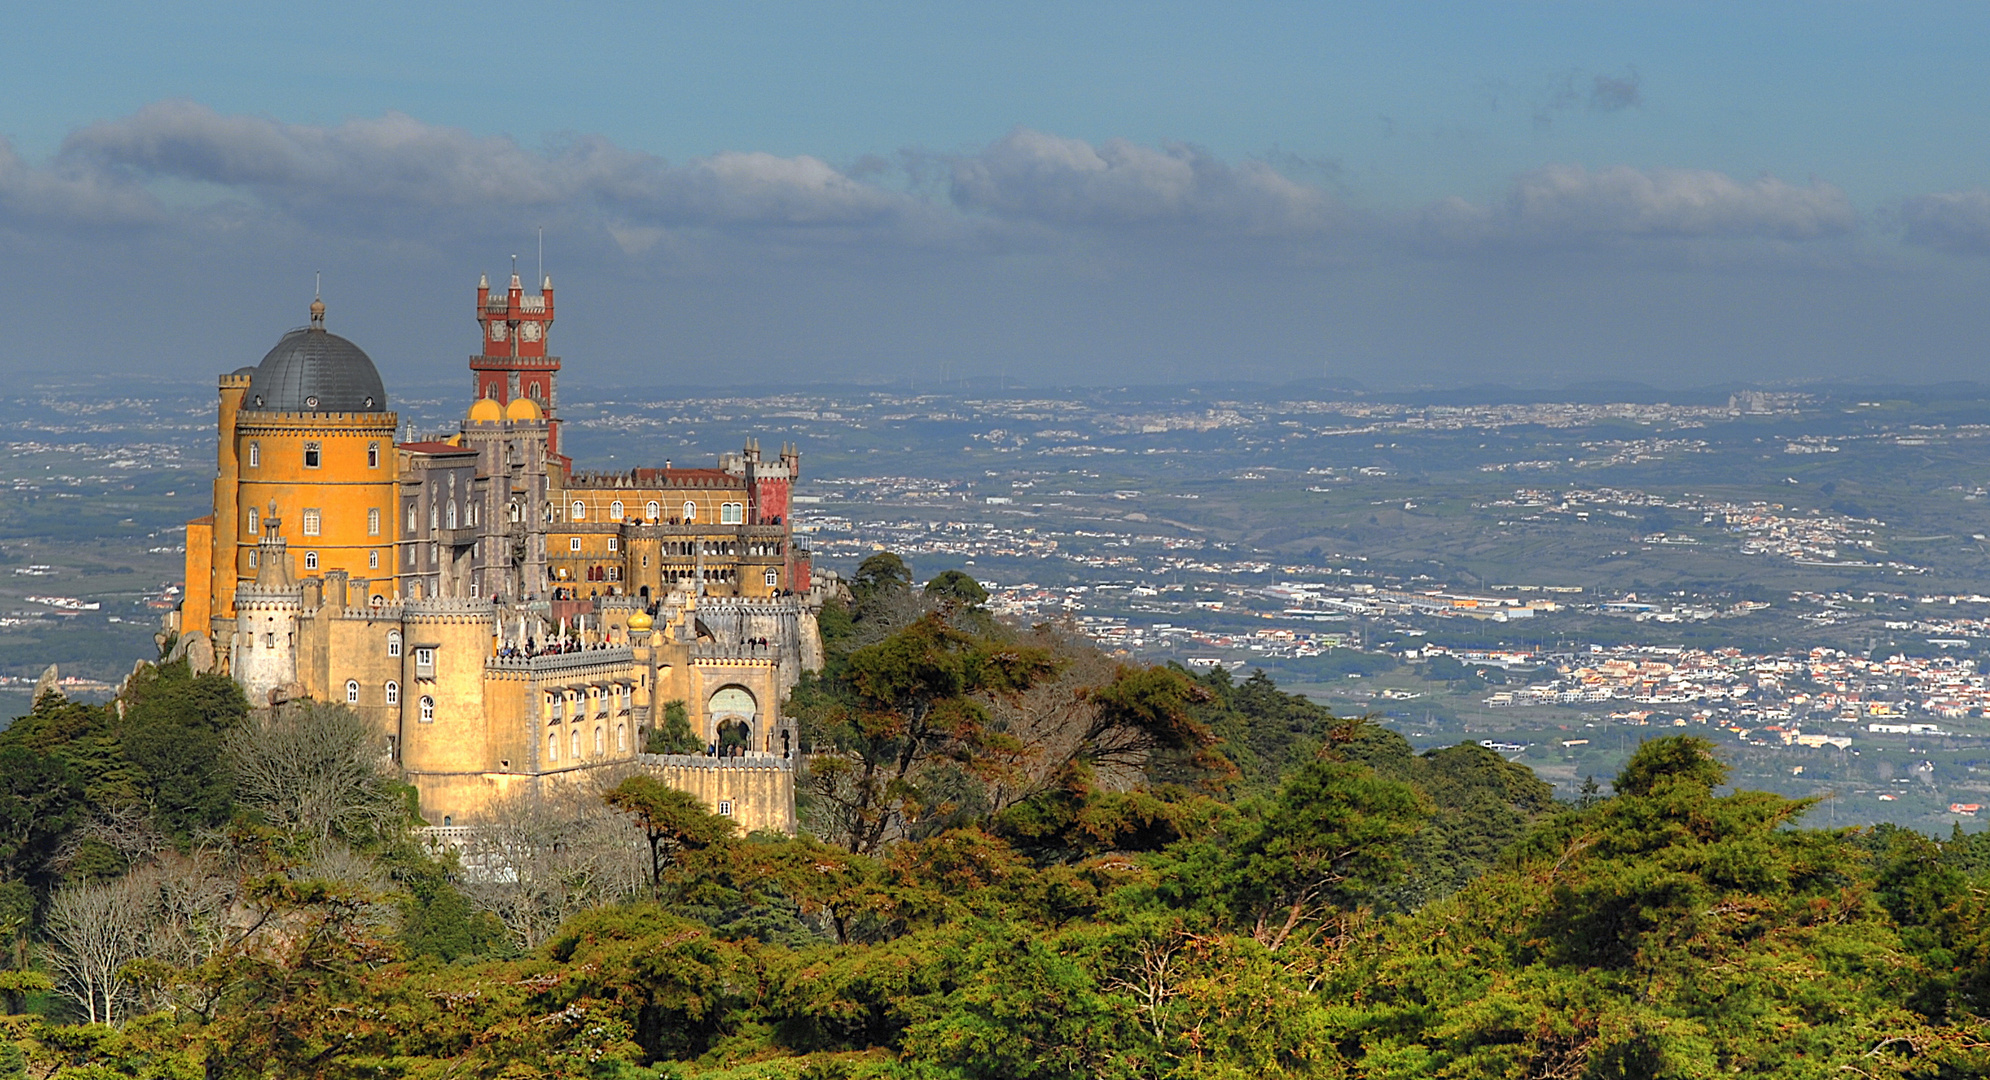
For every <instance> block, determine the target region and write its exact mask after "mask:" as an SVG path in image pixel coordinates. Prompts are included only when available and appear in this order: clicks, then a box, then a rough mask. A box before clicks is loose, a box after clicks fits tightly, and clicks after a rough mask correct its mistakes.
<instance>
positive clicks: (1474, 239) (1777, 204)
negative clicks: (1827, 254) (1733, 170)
mask: <svg viewBox="0 0 1990 1080" xmlns="http://www.w3.org/2000/svg"><path fill="white" fill-rule="evenodd" d="M1420 224H1421V231H1422V234H1423V236H1424V238H1425V239H1426V240H1433V241H1437V242H1440V243H1486V242H1493V243H1497V242H1517V243H1524V244H1530V245H1548V246H1554V245H1559V244H1582V243H1587V242H1593V241H1597V240H1610V239H1618V240H1624V239H1634V238H1659V239H1662V238H1728V239H1742V238H1753V239H1771V240H1783V241H1802V240H1816V239H1821V238H1825V237H1832V236H1843V235H1847V234H1850V233H1852V232H1855V231H1856V230H1857V229H1858V227H1859V216H1858V212H1857V211H1856V210H1854V209H1853V208H1852V204H1851V200H1850V199H1848V198H1846V196H1845V193H1844V192H1843V191H1841V190H1839V189H1838V188H1836V187H1834V186H1832V185H1830V184H1825V183H1819V182H1816V181H1812V182H1811V183H1810V184H1808V185H1804V186H1798V185H1795V184H1789V183H1785V182H1784V181H1781V180H1778V179H1776V178H1774V177H1771V176H1764V177H1761V178H1759V179H1756V180H1751V181H1739V180H1736V179H1734V178H1733V177H1730V176H1728V175H1727V174H1725V173H1720V172H1713V171H1710V170H1704V169H1654V170H1650V171H1640V170H1638V169H1633V168H1630V167H1628V166H1623V165H1619V166H1616V167H1613V168H1609V169H1602V170H1599V171H1596V172H1590V171H1589V170H1587V169H1584V168H1583V167H1582V166H1580V165H1548V166H1545V167H1543V168H1539V169H1535V170H1533V171H1531V172H1528V173H1526V174H1524V175H1522V176H1521V177H1519V178H1518V179H1517V180H1516V181H1515V182H1514V185H1513V187H1512V189H1511V190H1510V191H1509V192H1508V193H1507V195H1506V197H1505V198H1504V199H1502V200H1500V201H1498V202H1495V203H1493V204H1491V205H1487V206H1481V205H1478V204H1474V203H1471V202H1467V201H1466V200H1463V199H1457V198H1452V199H1445V200H1442V201H1440V202H1438V203H1436V204H1434V205H1432V206H1430V207H1427V208H1426V209H1425V210H1424V212H1423V215H1422V220H1421V223H1420Z"/></svg>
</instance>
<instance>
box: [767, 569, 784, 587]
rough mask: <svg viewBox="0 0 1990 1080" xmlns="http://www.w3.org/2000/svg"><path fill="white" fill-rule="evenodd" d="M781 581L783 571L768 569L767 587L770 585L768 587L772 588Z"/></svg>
mask: <svg viewBox="0 0 1990 1080" xmlns="http://www.w3.org/2000/svg"><path fill="white" fill-rule="evenodd" d="M780 583H781V572H780V571H779V570H769V571H767V587H768V588H770V589H771V588H773V587H775V586H776V585H779V584H780Z"/></svg>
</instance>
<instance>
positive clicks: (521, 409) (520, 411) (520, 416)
mask: <svg viewBox="0 0 1990 1080" xmlns="http://www.w3.org/2000/svg"><path fill="white" fill-rule="evenodd" d="M545 415H546V414H545V413H542V412H540V411H539V403H538V402H536V401H533V400H532V399H531V398H528V397H522V398H513V399H511V404H509V405H507V406H505V409H504V418H505V419H506V420H538V419H541V418H542V417H544V416H545Z"/></svg>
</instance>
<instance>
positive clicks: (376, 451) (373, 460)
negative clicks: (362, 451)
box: [366, 442, 380, 469]
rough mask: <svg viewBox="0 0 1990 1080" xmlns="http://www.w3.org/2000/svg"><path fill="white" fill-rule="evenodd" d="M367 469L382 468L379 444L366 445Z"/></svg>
mask: <svg viewBox="0 0 1990 1080" xmlns="http://www.w3.org/2000/svg"><path fill="white" fill-rule="evenodd" d="M366 467H367V468H369V469H377V468H379V467H380V444H379V443H377V442H374V443H367V444H366Z"/></svg>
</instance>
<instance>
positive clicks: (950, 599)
mask: <svg viewBox="0 0 1990 1080" xmlns="http://www.w3.org/2000/svg"><path fill="white" fill-rule="evenodd" d="M925 592H926V595H927V597H929V598H930V599H932V600H933V601H935V602H937V603H939V604H942V605H947V606H952V607H956V608H978V607H980V606H981V605H983V604H986V603H987V602H988V590H987V589H984V588H982V587H981V583H980V582H978V581H976V580H974V579H973V578H972V577H970V576H968V575H967V574H966V573H964V572H962V571H959V570H943V571H941V572H940V573H939V574H938V575H937V576H935V577H934V578H933V580H931V581H928V582H927V583H926V590H925Z"/></svg>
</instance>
